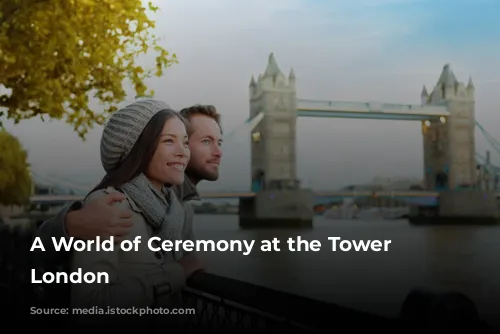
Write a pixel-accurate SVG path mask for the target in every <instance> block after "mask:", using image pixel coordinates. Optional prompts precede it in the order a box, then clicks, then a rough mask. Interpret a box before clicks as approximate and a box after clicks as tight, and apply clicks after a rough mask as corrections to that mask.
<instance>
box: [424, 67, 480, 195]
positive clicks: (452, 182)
mask: <svg viewBox="0 0 500 334" xmlns="http://www.w3.org/2000/svg"><path fill="white" fill-rule="evenodd" d="M421 98H422V104H424V105H443V104H444V105H446V106H447V109H448V111H449V113H450V115H449V116H448V117H441V119H440V120H436V121H424V122H422V135H423V142H424V175H425V177H424V180H425V186H426V188H427V189H429V190H433V189H436V188H440V187H443V184H442V183H440V182H439V181H440V180H443V176H445V177H444V180H445V181H446V182H445V185H444V187H443V188H448V189H456V188H458V187H471V186H473V185H474V183H475V173H476V159H475V139H474V130H475V97H474V84H473V83H472V79H469V82H468V84H467V86H465V85H464V84H463V83H462V82H459V81H458V80H457V78H456V77H455V74H454V73H453V71H452V69H451V67H450V65H449V64H446V65H444V67H443V70H442V72H441V75H440V77H439V79H438V81H437V83H436V85H435V87H434V89H433V90H432V92H431V93H430V94H428V92H427V89H426V87H425V86H424V87H423V90H422V94H421Z"/></svg>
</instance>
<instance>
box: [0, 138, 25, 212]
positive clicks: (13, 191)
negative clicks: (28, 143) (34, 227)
mask: <svg viewBox="0 0 500 334" xmlns="http://www.w3.org/2000/svg"><path fill="white" fill-rule="evenodd" d="M0 152H1V153H0V204H4V205H24V204H28V202H29V199H30V196H31V189H32V180H31V175H30V171H29V165H28V161H27V157H28V154H27V153H26V151H25V150H24V149H23V147H22V146H21V143H20V142H19V140H18V139H17V138H16V137H14V136H12V135H11V134H10V133H8V132H7V131H6V130H5V129H1V130H0Z"/></svg>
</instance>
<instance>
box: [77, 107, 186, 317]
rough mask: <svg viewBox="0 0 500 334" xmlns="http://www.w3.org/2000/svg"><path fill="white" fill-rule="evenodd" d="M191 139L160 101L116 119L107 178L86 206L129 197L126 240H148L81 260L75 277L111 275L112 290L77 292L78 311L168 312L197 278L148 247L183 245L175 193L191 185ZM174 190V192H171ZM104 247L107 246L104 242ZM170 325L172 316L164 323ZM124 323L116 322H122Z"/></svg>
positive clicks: (106, 151) (105, 148)
mask: <svg viewBox="0 0 500 334" xmlns="http://www.w3.org/2000/svg"><path fill="white" fill-rule="evenodd" d="M189 158H190V152H189V148H188V136H187V132H186V126H185V123H184V120H183V119H182V118H181V117H180V116H179V115H178V114H177V113H176V112H174V111H172V110H170V108H169V107H168V105H166V104H165V103H163V102H160V101H155V100H140V101H137V102H135V103H133V104H131V105H129V106H127V107H125V108H123V109H121V110H119V111H117V112H116V113H114V114H113V115H112V116H111V118H110V120H109V122H108V123H107V125H106V127H105V128H104V131H103V135H102V139H101V162H102V165H103V167H104V170H105V171H106V176H105V177H104V178H103V180H102V181H101V182H100V183H99V184H98V185H97V186H96V187H95V188H94V189H93V191H92V192H91V193H90V194H89V195H88V196H87V198H86V199H85V203H87V202H89V201H91V200H93V199H96V198H98V197H102V196H105V195H106V194H108V193H110V192H115V191H120V192H122V193H124V194H125V195H126V197H127V199H126V200H125V201H122V202H120V203H116V204H115V205H118V206H120V207H122V208H127V209H130V210H132V212H133V213H134V216H133V222H134V224H133V227H132V231H131V232H130V233H129V234H127V235H126V236H123V238H124V239H126V240H131V241H133V240H134V239H135V238H136V237H138V236H140V237H141V242H140V243H139V246H138V250H137V251H135V250H130V251H127V252H126V251H123V250H122V249H121V247H120V244H119V243H115V247H114V251H111V252H107V251H102V250H101V251H95V250H94V249H95V248H93V249H92V250H90V251H89V250H86V251H84V252H74V255H73V256H74V257H73V259H72V270H71V271H72V272H75V271H77V270H79V269H80V268H81V271H82V273H86V272H93V273H98V272H101V273H102V272H105V273H107V274H108V275H109V283H107V284H106V283H85V282H83V283H80V284H73V285H72V288H71V289H72V292H71V297H72V306H73V307H74V308H94V309H95V308H98V309H99V310H101V311H107V310H109V309H111V308H116V307H120V308H129V309H131V308H134V307H135V308H138V309H140V308H143V309H146V308H147V307H150V308H153V307H168V306H169V305H170V302H171V300H172V295H174V294H175V293H176V292H178V291H179V290H180V289H181V288H182V287H183V286H184V284H185V280H186V277H187V276H189V274H190V273H189V272H187V271H189V270H188V268H184V267H183V266H182V265H181V264H179V262H177V260H179V259H178V256H177V254H172V253H167V252H153V251H151V250H150V249H149V248H148V239H149V238H151V237H153V236H158V237H160V238H161V239H162V240H165V239H170V240H175V239H182V235H181V233H182V228H183V225H184V219H185V212H184V210H183V207H182V206H181V204H180V203H179V201H178V199H177V196H175V194H174V193H173V192H172V190H171V189H170V188H169V186H170V185H180V184H182V183H183V182H184V169H185V167H186V165H187V163H188V161H189ZM165 185H168V186H165ZM101 241H102V240H101ZM125 317H126V318H124V316H118V318H117V317H116V316H112V317H111V318H109V316H105V317H104V319H100V320H104V321H105V322H106V323H109V322H110V321H112V320H113V319H115V320H117V321H118V323H119V324H121V325H125V326H128V325H129V324H130V321H133V323H136V322H137V320H141V321H142V320H144V321H146V322H147V324H148V325H149V324H151V319H150V316H132V317H130V316H125ZM159 317H161V318H163V320H165V319H168V318H174V317H172V316H168V315H163V316H161V315H160V316H159ZM99 318H102V316H97V315H90V316H87V317H85V320H84V321H82V323H86V324H89V323H93V322H94V320H97V319H99ZM115 322H116V321H115Z"/></svg>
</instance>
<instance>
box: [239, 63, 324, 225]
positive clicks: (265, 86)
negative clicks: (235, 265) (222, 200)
mask: <svg viewBox="0 0 500 334" xmlns="http://www.w3.org/2000/svg"><path fill="white" fill-rule="evenodd" d="M249 95H250V96H249V98H250V118H254V117H256V116H257V115H260V114H261V113H262V115H263V118H262V119H261V121H260V122H259V123H258V124H257V125H256V126H255V128H254V130H253V132H252V134H251V173H252V175H251V179H252V191H253V192H254V193H255V196H254V197H252V198H240V211H239V217H240V226H242V227H248V226H280V227H286V226H293V227H298V226H300V227H310V226H312V220H313V217H314V212H313V206H314V201H313V193H312V191H311V190H308V189H302V188H301V187H300V182H299V180H298V179H297V171H296V122H297V94H296V89H295V74H294V72H293V69H292V70H291V71H290V74H289V75H288V77H287V76H285V75H284V74H283V73H282V72H281V70H280V68H279V66H278V64H277V62H276V59H275V58H274V54H272V53H271V54H270V55H269V58H268V63H267V67H266V70H265V71H264V73H263V74H261V75H259V76H258V78H257V80H255V78H254V77H252V78H251V80H250V87H249Z"/></svg>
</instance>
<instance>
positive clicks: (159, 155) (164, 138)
mask: <svg viewBox="0 0 500 334" xmlns="http://www.w3.org/2000/svg"><path fill="white" fill-rule="evenodd" d="M189 158H190V151H189V147H188V135H187V132H186V127H185V125H184V123H183V122H182V121H181V120H180V119H179V118H178V117H172V118H170V119H168V120H167V121H166V122H165V125H164V126H163V130H162V132H161V135H160V141H159V143H158V147H157V148H156V151H155V153H154V155H153V159H151V161H150V163H149V166H148V171H147V176H148V178H149V179H150V180H151V182H152V183H153V185H154V186H155V187H156V188H157V189H158V190H161V188H162V187H163V185H164V184H165V183H169V184H172V185H180V184H182V183H183V182H184V170H185V169H186V165H187V163H188V161H189Z"/></svg>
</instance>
